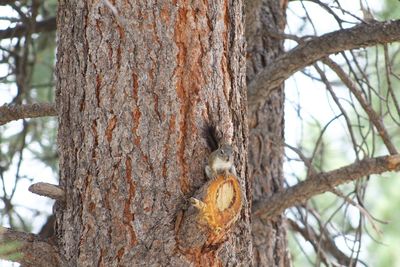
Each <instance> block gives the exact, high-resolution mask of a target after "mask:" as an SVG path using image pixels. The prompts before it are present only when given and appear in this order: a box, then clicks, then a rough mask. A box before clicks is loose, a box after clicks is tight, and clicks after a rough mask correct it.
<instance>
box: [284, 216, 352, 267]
mask: <svg viewBox="0 0 400 267" xmlns="http://www.w3.org/2000/svg"><path fill="white" fill-rule="evenodd" d="M287 221H288V223H289V226H290V228H291V229H292V230H293V231H296V232H298V233H299V234H301V235H302V236H303V238H304V239H305V240H307V241H308V242H310V243H311V245H312V246H313V247H314V250H315V251H318V252H319V253H321V250H322V252H325V251H326V252H329V254H331V255H332V256H334V257H335V259H336V260H337V261H338V262H339V263H340V264H342V265H343V266H355V263H353V264H350V263H351V262H352V259H351V258H349V257H347V256H346V254H344V253H343V252H342V251H341V250H340V249H339V248H338V247H337V246H336V244H335V242H334V240H333V238H332V237H331V236H329V235H328V233H326V232H325V233H324V234H321V235H318V234H317V233H315V231H314V229H312V228H310V227H308V228H302V227H301V226H299V225H298V224H297V223H296V222H295V221H293V220H291V219H287Z"/></svg>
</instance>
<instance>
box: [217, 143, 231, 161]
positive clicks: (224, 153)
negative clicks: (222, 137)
mask: <svg viewBox="0 0 400 267" xmlns="http://www.w3.org/2000/svg"><path fill="white" fill-rule="evenodd" d="M218 157H219V158H221V159H222V160H225V161H232V160H233V150H232V147H231V146H230V145H222V146H221V147H220V149H219V153H218Z"/></svg>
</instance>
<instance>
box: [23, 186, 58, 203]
mask: <svg viewBox="0 0 400 267" xmlns="http://www.w3.org/2000/svg"><path fill="white" fill-rule="evenodd" d="M28 190H29V191H30V192H32V193H34V194H37V195H40V196H45V197H48V198H51V199H55V200H60V201H64V200H65V192H64V190H62V189H61V187H59V186H58V185H54V184H49V183H43V182H40V183H36V184H33V185H31V186H30V187H29V188H28Z"/></svg>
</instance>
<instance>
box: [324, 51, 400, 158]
mask: <svg viewBox="0 0 400 267" xmlns="http://www.w3.org/2000/svg"><path fill="white" fill-rule="evenodd" d="M322 62H323V63H324V64H326V65H327V66H329V67H330V68H331V69H332V70H333V71H334V72H335V73H336V74H337V76H338V77H339V78H340V80H341V81H342V82H343V83H344V84H345V85H346V86H347V87H348V88H349V90H350V91H351V93H352V94H353V95H354V96H355V97H356V98H357V101H358V102H359V103H360V105H361V106H362V108H363V109H364V111H365V112H366V113H367V115H368V118H369V119H370V120H371V122H372V124H373V125H374V126H375V128H376V130H377V131H378V133H379V135H380V136H381V138H382V141H383V143H384V144H385V146H386V148H387V149H388V151H389V153H390V154H391V155H396V154H397V149H396V147H395V146H394V145H393V143H392V141H391V139H390V136H389V133H388V132H387V130H386V128H385V125H384V124H383V120H382V118H381V117H379V116H378V114H377V113H376V112H375V111H374V110H373V109H372V107H371V105H370V104H369V103H368V102H367V101H366V100H365V98H364V97H363V95H362V92H361V91H360V90H358V89H357V87H356V86H355V84H354V83H353V81H352V80H351V79H350V77H349V76H348V75H347V74H346V73H345V72H344V71H343V69H342V68H341V67H340V66H339V65H338V64H337V63H336V62H334V61H333V60H331V59H329V58H324V59H323V60H322Z"/></svg>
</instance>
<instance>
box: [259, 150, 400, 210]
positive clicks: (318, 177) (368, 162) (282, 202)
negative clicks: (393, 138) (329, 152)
mask: <svg viewBox="0 0 400 267" xmlns="http://www.w3.org/2000/svg"><path fill="white" fill-rule="evenodd" d="M399 167H400V155H392V156H384V157H377V158H367V159H363V160H361V161H359V162H355V163H353V164H350V165H347V166H345V167H342V168H339V169H336V170H333V171H330V172H321V173H318V174H315V175H311V176H310V178H309V179H307V180H305V181H303V182H300V183H298V184H297V185H295V186H292V187H289V188H287V189H285V190H284V191H282V192H279V193H276V194H273V195H272V196H271V197H269V198H265V199H263V200H259V201H255V202H254V204H253V215H255V216H261V217H263V218H271V217H274V216H277V215H280V214H281V213H282V212H283V211H284V210H285V209H287V208H290V207H293V206H295V205H297V204H300V203H302V202H304V201H306V200H308V199H310V198H311V197H313V196H316V195H319V194H321V193H324V192H326V191H329V190H332V188H334V187H335V186H338V185H341V184H344V183H348V182H351V181H353V180H357V179H360V178H361V177H364V176H366V175H371V174H380V173H383V172H387V171H394V170H398V169H399Z"/></svg>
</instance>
